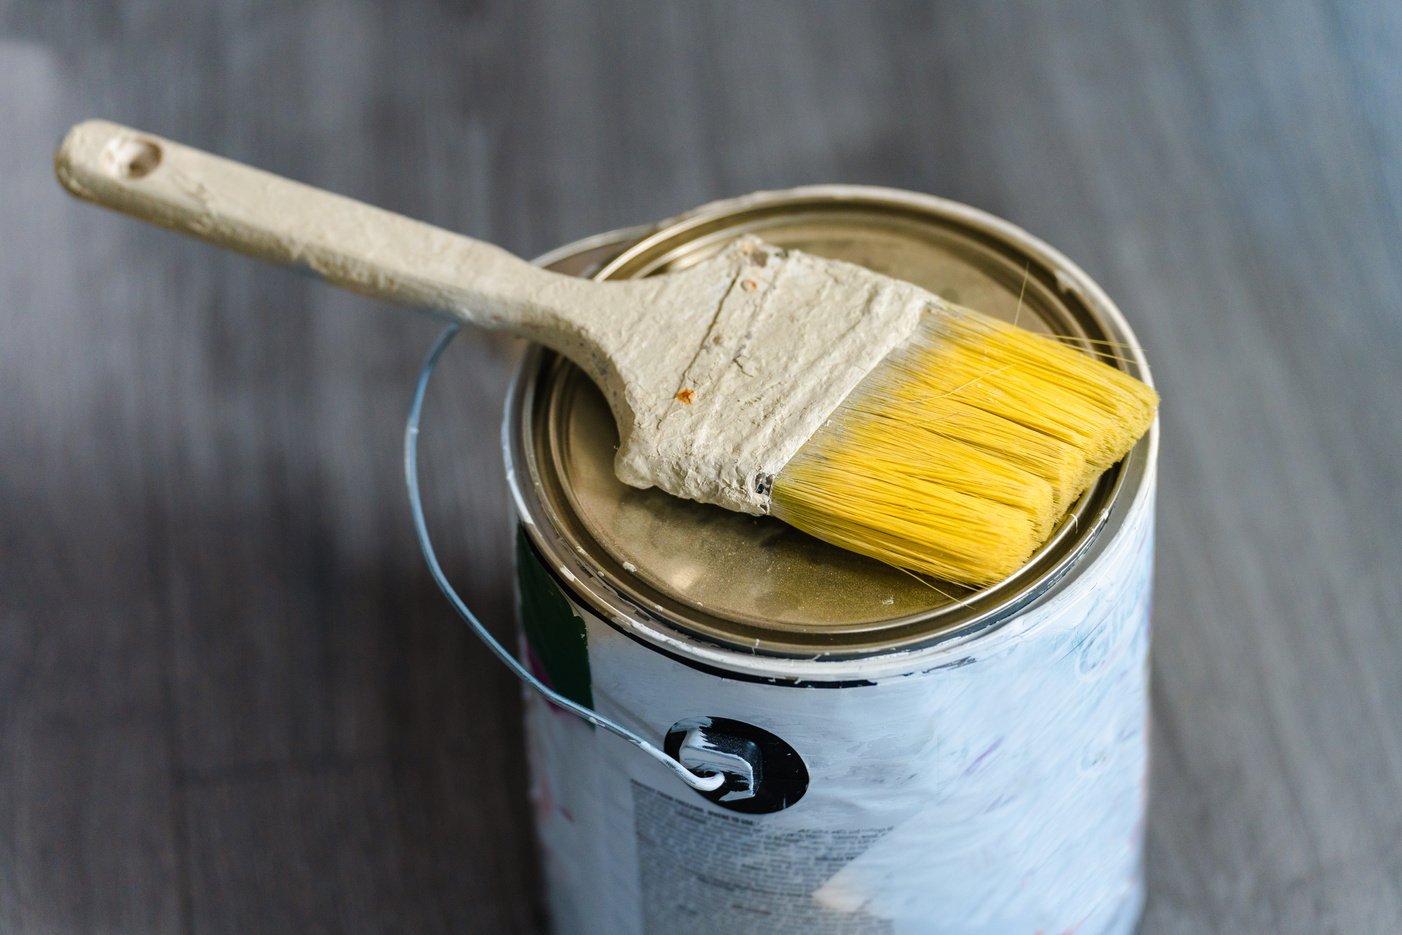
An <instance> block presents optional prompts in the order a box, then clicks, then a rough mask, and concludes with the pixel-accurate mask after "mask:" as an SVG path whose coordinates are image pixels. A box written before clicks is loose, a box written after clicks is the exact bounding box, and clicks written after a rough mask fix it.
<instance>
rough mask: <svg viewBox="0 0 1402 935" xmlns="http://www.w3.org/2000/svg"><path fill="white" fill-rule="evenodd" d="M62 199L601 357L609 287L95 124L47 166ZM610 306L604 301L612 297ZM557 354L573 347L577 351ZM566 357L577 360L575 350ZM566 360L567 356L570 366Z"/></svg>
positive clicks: (610, 326)
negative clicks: (582, 334) (583, 339)
mask: <svg viewBox="0 0 1402 935" xmlns="http://www.w3.org/2000/svg"><path fill="white" fill-rule="evenodd" d="M54 167H55V172H56V174H57V176H58V179H59V181H60V182H61V183H62V184H63V186H64V187H65V188H67V189H68V190H69V191H70V192H72V193H73V194H74V195H76V196H78V197H79V198H82V199H84V200H87V201H91V202H94V203H96V204H99V205H102V206H104V207H107V208H112V209H115V210H117V211H120V212H123V213H124V214H128V215H131V216H132V217H135V218H139V219H140V220H143V221H148V222H150V223H152V224H157V225H159V226H161V227H167V228H171V229H173V230H178V231H182V232H183V233H186V234H191V235H193V236H195V237H199V238H201V239H203V240H207V241H209V242H210V243H212V244H215V245H217V246H220V247H228V248H231V249H233V250H238V251H240V252H243V253H247V254H251V255H253V256H256V257H259V258H261V259H265V260H271V261H272V262H274V263H281V264H285V265H288V266H294V267H299V268H305V269H310V270H312V271H313V272H315V273H316V274H318V275H319V276H321V277H322V278H324V279H326V280H327V281H328V282H330V283H333V284H335V285H337V286H340V287H342V288H345V289H349V290H352V291H354V292H359V293H363V294H366V295H370V296H374V297H376V298H380V299H386V300H388V301H391V302H396V303H400V304H404V305H411V306H416V307H421V308H429V309H437V310H442V311H447V312H450V313H452V314H454V315H455V316H457V317H458V318H461V319H462V320H464V321H466V322H469V323H471V324H475V325H478V326H481V327H485V328H491V329H493V330H505V331H510V332H513V333H515V334H518V335H520V336H522V337H526V338H530V339H532V340H536V341H540V342H542V343H545V344H547V345H550V346H552V347H556V348H557V349H560V347H559V346H560V344H561V343H562V341H561V335H562V332H563V333H565V334H569V333H570V332H574V333H575V338H576V339H577V338H578V337H579V335H578V332H579V331H581V330H584V331H588V332H591V334H592V336H593V338H594V340H591V341H589V342H587V343H590V344H599V345H601V346H600V347H595V348H592V350H594V351H597V352H600V353H603V354H605V355H608V354H611V353H612V351H613V348H612V347H610V346H609V345H611V344H614V343H616V340H615V341H611V340H609V339H608V332H609V331H611V330H617V326H618V323H617V322H616V321H611V320H610V316H613V317H616V314H617V305H618V303H616V302H609V301H608V296H607V295H601V294H600V292H601V290H602V292H603V293H609V292H610V291H612V290H610V289H609V287H607V286H603V285H601V284H598V283H588V282H585V281H581V280H578V279H575V278H573V277H569V276H562V275H559V274H556V273H551V272H547V271H545V270H542V269H539V268H537V267H535V266H532V265H531V264H530V263H527V262H526V261H525V260H522V259H520V258H518V257H515V256H512V255H511V254H510V253H507V252H506V251H505V250H502V249H500V248H499V247H495V246H492V245H491V244H488V243H483V242H482V241H479V240H473V239H472V238H470V237H464V236H463V235H461V234H455V233H452V232H450V231H446V230H442V229H440V228H437V227H434V226H432V225H430V224H424V223H422V222H420V221H415V220H412V219H410V218H406V217H403V216H401V215H398V214H394V213H393V212H390V211H385V210H382V209H380V208H375V207H371V206H370V205H366V204H362V203H361V202H358V201H355V200H353V199H350V198H345V197H343V196H341V195H335V194H332V193H330V192H326V191H322V190H320V189H317V188H313V187H311V186H309V185H303V184H301V183H300V182H293V181H290V180H288V179H284V178H281V177H280V176H277V175H273V174H272V173H270V172H264V171H262V170H260V169H255V168H252V167H251V166H246V165H243V164H241V163H238V162H234V161H232V160H229V159H223V158H220V157H218V156H214V155H211V154H209V153H205V152H201V151H200V150H197V149H193V148H191V147H189V146H183V145H181V144H179V143H175V142H172V141H170V140H166V139H162V138H161V137H158V136H155V135H153V134H150V133H145V132H141V131H138V130H133V129H131V128H129V127H123V126H120V125H118V124H115V123H109V122H107V121H103V120H90V121H87V122H84V123H81V124H78V125H77V126H75V127H74V128H73V129H72V130H71V131H69V133H68V136H67V137H66V138H65V139H64V141H63V143H62V145H61V147H60V148H59V150H58V153H57V155H56V156H55V158H54ZM615 298H616V296H615ZM563 343H565V344H568V345H571V346H573V345H577V344H579V343H580V342H579V341H578V340H573V341H570V340H566V341H564V342H563ZM575 349H576V350H577V349H578V348H575ZM571 356H575V355H574V354H571Z"/></svg>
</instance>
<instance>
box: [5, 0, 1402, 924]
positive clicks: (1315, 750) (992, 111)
mask: <svg viewBox="0 0 1402 935" xmlns="http://www.w3.org/2000/svg"><path fill="white" fill-rule="evenodd" d="M1248 6H1252V5H1250V4H1246V3H1230V2H1220V0H1166V2H1153V0H1145V2H1142V3H1130V4H1101V3H1093V2H1085V3H1074V4H1071V3H1067V4H1038V3H1026V4H1020V3H1018V4H1012V3H996V4H972V3H969V4H936V3H895V2H888V3H867V4H855V3H845V4H843V3H837V2H831V3H828V2H823V3H820V2H797V0H795V2H790V3H774V2H764V0H746V2H743V3H741V2H732V0H716V2H710V3H705V4H697V3H687V4H683V3H676V4H657V3H646V2H637V3H601V2H591V3H570V2H564V0H554V2H532V3H523V2H509V0H500V2H477V3H463V4H450V3H439V4H431V3H426V2H402V3H393V2H389V0H385V2H377V3H371V2H337V3H333V2H323V3H289V2H277V0H267V2H254V0H240V2H224V3H218V4H194V3H189V4H176V3H158V2H150V0H142V2H125V3H120V4H119V3H115V2H110V3H109V2H93V0H45V2H42V3H36V2H30V3H19V2H9V3H0V127H3V140H4V145H5V148H6V152H5V154H4V159H3V166H4V168H3V171H0V322H3V325H0V439H2V440H3V461H2V462H0V463H2V464H3V468H0V548H3V553H0V931H3V932H6V933H24V935H31V933H32V935H52V933H89V932H91V933H112V932H119V933H126V932H132V933H169V932H185V933H201V935H203V933H219V932H229V933H253V932H328V933H333V932H334V933H360V932H416V933H431V932H483V933H526V932H538V931H541V930H542V927H543V925H544V918H543V910H542V908H541V900H540V895H539V890H540V879H539V876H538V874H537V871H536V869H535V866H534V861H535V857H534V852H533V843H532V837H531V831H530V825H529V808H528V804H527V801H526V797H525V791H524V778H523V773H524V769H525V765H524V759H523V753H522V749H521V742H520V737H519V729H518V723H517V722H518V715H519V696H518V689H517V686H516V685H515V684H514V683H513V682H512V680H511V679H510V677H509V676H508V675H507V674H506V673H505V672H504V671H503V670H502V669H501V668H500V667H499V666H498V665H496V664H494V663H493V662H492V661H491V660H490V659H489V658H488V656H487V654H486V652H485V651H484V650H483V649H482V648H481V647H479V646H477V645H474V643H473V642H472V640H471V639H470V638H469V637H468V635H467V634H466V633H465V632H464V630H463V628H462V627H461V625H460V624H459V623H458V622H457V621H456V619H455V618H454V616H453V615H452V613H451V611H450V610H449V608H448V607H447V606H446V605H445V603H444V601H443V600H442V599H441V598H440V596H439V595H438V593H437V592H436V590H435V589H434V586H433V584H432V583H431V581H430V579H429V577H428V574H427V572H426V571H425V568H424V565H423V562H422V561H421V559H420V557H419V555H418V552H417V550H416V547H415V544H414V540H413V537H412V529H411V525H410V520H409V513H408V509H407V506H406V503H405V498H404V494H403V490H402V481H401V476H400V463H399V458H400V454H399V445H400V433H401V431H402V424H403V416H404V412H405V407H406V404H407V400H408V395H409V391H410V386H411V383H412V380H413V378H414V375H415V373H416V370H417V368H418V365H419V362H420V358H421V355H422V353H423V352H424V350H425V349H426V347H427V345H428V343H429V342H430V340H431V339H432V336H433V335H434V334H435V332H436V326H435V325H434V324H433V323H432V322H431V321H429V320H427V319H426V318H420V317H416V316H409V315H405V314H403V313H401V312H398V311H394V310H390V309H388V308H386V307H384V306H382V305H379V304H376V303H373V302H370V301H368V300H363V299H359V298H355V297H351V296H347V295H342V294H340V293H337V292H335V291H333V290H331V289H330V288H328V287H325V286H323V285H320V284H317V283H315V282H313V281H311V280H309V279H306V278H301V277H298V276H296V275H294V274H291V273H289V272H285V271H282V270H277V269H273V268H269V267H264V266H262V265H258V264H256V263H254V262H253V261H250V260H246V259H243V258H241V257H237V256H230V255H223V254H221V253H219V252H217V251H215V250H213V249H210V248H208V247H206V246H204V245H201V244H197V243H195V242H192V241H187V240H185V239H182V238H179V237H176V236H174V235H171V234H167V233H163V232H159V231H155V230H152V229H148V228H146V227H143V226H140V225H138V224H135V223H132V222H129V221H126V220H123V219H120V218H117V217H115V216H112V215H108V214H106V213H103V212H99V211H97V210H95V209H93V208H90V207H87V206H82V205H79V204H77V203H75V202H71V201H69V200H68V199H67V198H66V197H65V196H63V195H62V194H61V193H60V191H59V189H58V188H57V186H56V185H55V184H54V183H53V181H52V178H51V173H50V168H49V161H50V155H51V152H52V149H53V146H54V144H55V143H56V141H57V140H58V138H59V137H60V135H61V134H62V132H63V131H64V129H65V128H66V127H67V126H68V125H69V124H70V123H72V122H74V121H76V120H79V119H81V118H84V117H88V116H96V115H101V116H106V117H110V118H113V119H118V120H122V121H124V122H128V123H131V124H134V125H137V126H141V127H145V128H147V129H150V130H153V131H156V132H159V133H163V134H165V135H168V136H172V137H175V138H178V139H181V140H185V141H188V142H190V143H193V144H196V145H199V146H202V147H203V148H207V149H212V150H215V151H218V152H222V153H226V154H229V155H231V156H234V157H236V158H240V159H243V160H247V161H251V162H254V163H257V164H259V165H262V166H264V167H267V168H270V169H273V170H275V171H278V172H281V173H283V174H287V175H291V176H293V177H298V178H303V179H307V180H311V181H315V182H317V183H319V184H321V185H323V186H326V187H329V188H333V189H337V190H340V191H342V192H345V193H347V194H350V195H353V196H357V197H360V198H363V199H366V200H369V201H371V202H374V203H377V204H380V205H384V206H386V207H389V208H392V209H396V210H399V211H402V212H405V213H407V214H411V215H415V216H418V217H421V218H425V219H427V220H429V221H432V222H435V223H437V224H440V225H443V226H446V227H450V228H456V229H459V230H463V231H466V232H469V233H471V234H474V235H477V236H480V237H484V238H487V239H490V240H493V241H496V242H498V243H500V244H502V245H504V246H506V247H508V248H510V249H512V250H514V251H516V252H518V253H521V254H525V255H533V254H536V253H539V252H542V251H544V250H546V249H548V248H551V247H553V246H555V245H558V244H560V243H563V242H566V241H568V240H572V239H574V238H578V237H581V236H583V235H586V234H589V233H592V232H596V231H602V230H605V229H609V228H613V227H618V226H622V225H627V224H634V223H638V222H644V221H649V220H653V219H657V218H660V217H663V216H666V215H669V214H671V213H674V212H677V211H679V210H682V209H684V208H687V207H689V206H691V205H694V204H698V203H701V202H704V201H706V200H709V199H713V198H717V197H722V196H727V195H733V194H738V193H742V192H746V191H750V190H754V189H761V188H774V187H785V186H790V185H795V184H800V183H808V182H824V181H847V182H870V183H880V184H885V185H892V186H898V187H902V188H909V189H915V190H919V191H926V192H933V193H936V194H940V195H944V196H948V197H951V198H955V199H958V200H961V201H966V202H968V203H970V204H974V205H977V206H979V207H982V208H985V209H987V210H990V211H992V212H994V213H996V214H999V215H1002V216H1004V217H1007V218H1009V219H1011V220H1013V221H1014V222H1016V223H1018V224H1021V225H1023V226H1025V227H1026V228H1028V229H1029V230H1031V231H1032V232H1034V233H1035V234H1038V235H1040V236H1042V237H1043V238H1045V239H1048V240H1050V241H1051V242H1052V243H1054V244H1056V245H1057V246H1059V247H1060V248H1061V249H1062V250H1064V251H1065V252H1066V253H1068V254H1069V255H1070V256H1072V257H1073V258H1075V259H1076V260H1077V261H1078V262H1079V263H1081V264H1082V265H1083V266H1084V267H1085V268H1086V269H1087V270H1088V271H1089V272H1090V273H1091V275H1093V276H1095V277H1096V278H1097V279H1098V280H1099V281H1100V282H1101V283H1102V284H1104V285H1105V286H1106V288H1107V289H1108V290H1109V292H1110V293H1111V294H1112V295H1113V296H1115V297H1116V298H1117V299H1118V301H1119V302H1120V304H1121V305H1122V307H1123V308H1124V310H1125V312H1126V313H1127V314H1128V315H1129V317H1130V318H1131V320H1132V321H1133V323H1134V325H1135V327H1136V328H1137V329H1138V332H1139V335H1140V337H1141V338H1142V340H1143V342H1144V344H1145V345H1146V347H1147V349H1148V352H1149V354H1150V356H1151V359H1152V360H1153V361H1154V363H1155V365H1156V369H1155V374H1156V377H1157V379H1158V380H1159V382H1160V386H1161V388H1162V391H1163V395H1164V399H1165V402H1164V407H1163V431H1164V436H1163V449H1162V462H1161V465H1162V473H1161V489H1160V492H1161V497H1160V507H1159V510H1160V525H1159V530H1160V532H1159V538H1158V556H1159V557H1158V567H1157V576H1158V577H1157V592H1156V606H1155V617H1154V627H1155V635H1154V658H1153V702H1154V706H1155V711H1156V724H1155V733H1154V741H1153V742H1154V759H1153V777H1152V789H1153V797H1152V805H1151V810H1150V811H1151V815H1150V823H1149V833H1148V877H1149V887H1150V900H1149V905H1148V911H1147V914H1146V917H1145V923H1144V926H1143V932H1144V933H1145V935H1161V933H1199V932H1223V933H1234V935H1235V933H1256V932H1260V933H1308V935H1320V933H1328V932H1341V933H1373V932H1396V931H1399V930H1402V882H1399V881H1402V546H1399V539H1400V538H1402V536H1399V530H1402V494H1399V490H1402V432H1399V420H1398V416H1397V412H1398V410H1397V409H1394V408H1393V407H1394V406H1398V405H1399V403H1402V368H1399V367H1398V366H1397V361H1398V351H1399V349H1402V159H1399V158H1398V157H1399V155H1400V154H1402V5H1398V4H1396V3H1389V2H1384V0H1378V2H1373V3H1366V2H1365V3H1347V2H1342V0H1337V2H1329V0H1281V2H1278V3H1272V4H1255V5H1254V6H1255V7H1256V9H1257V12H1254V13H1252V12H1248V11H1247V7H1248ZM459 344H460V346H458V347H456V348H455V349H454V351H453V352H452V355H451V356H452V359H451V360H450V361H449V363H448V365H447V366H448V367H449V373H450V374H451V376H449V375H445V376H444V377H443V381H444V383H443V385H452V386H453V387H454V388H455V389H454V391H453V392H445V393H442V394H439V398H438V399H436V400H435V401H434V402H433V404H432V405H431V407H430V411H429V413H428V414H427V416H426V418H427V420H428V421H429V423H430V424H434V425H438V426H441V427H442V430H441V431H438V432H436V433H431V434H430V436H429V437H428V439H427V440H426V442H425V443H426V444H427V445H428V446H429V451H428V454H427V456H428V459H429V460H428V464H427V465H426V471H427V473H428V474H429V475H430V477H431V479H432V480H431V483H430V485H429V488H430V489H429V491H428V494H429V499H430V501H431V511H432V513H433V515H434V517H435V522H436V527H437V528H438V529H439V530H440V537H441V538H442V539H443V540H444V542H443V548H444V551H445V552H446V553H447V561H448V564H449V566H450V567H451V568H452V569H453V574H454V576H455V578H456V580H457V581H458V582H459V583H460V586H461V587H462V589H463V591H464V592H465V594H466V595H467V596H468V597H469V599H470V600H472V601H473V602H474V603H475V604H476V606H478V607H479V608H480V609H481V610H482V611H483V613H484V615H485V616H486V617H487V619H489V620H491V621H493V622H494V626H496V627H498V628H500V629H501V631H503V632H505V630H506V628H507V627H509V620H510V614H511V598H510V560H509V554H508V552H507V549H506V548H505V543H506V542H507V533H508V528H507V527H508V517H507V507H506V502H505V498H504V488H503V485H502V480H501V469H500V465H499V458H498V450H497V443H496V426H497V422H498V414H499V407H500V402H501V398H502V394H503V390H504V387H505V383H506V380H507V377H508V374H509V371H510V368H511V366H512V363H513V361H514V360H515V358H516V356H517V354H518V353H519V347H518V346H517V345H515V344H514V343H512V342H510V341H506V340H487V339H481V340H476V341H463V342H459Z"/></svg>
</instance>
